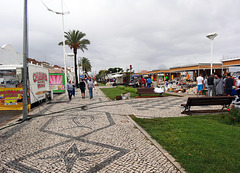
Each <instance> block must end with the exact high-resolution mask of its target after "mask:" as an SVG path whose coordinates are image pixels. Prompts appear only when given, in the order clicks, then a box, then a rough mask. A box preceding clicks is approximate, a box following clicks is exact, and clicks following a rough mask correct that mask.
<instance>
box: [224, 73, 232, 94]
mask: <svg viewBox="0 0 240 173" xmlns="http://www.w3.org/2000/svg"><path fill="white" fill-rule="evenodd" d="M233 83H234V81H233V79H232V77H231V75H230V73H228V74H227V78H226V79H225V89H226V95H227V96H230V95H231V92H232V86H233Z"/></svg>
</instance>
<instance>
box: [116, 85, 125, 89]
mask: <svg viewBox="0 0 240 173" xmlns="http://www.w3.org/2000/svg"><path fill="white" fill-rule="evenodd" d="M117 88H119V89H121V90H124V89H125V88H126V87H125V86H122V85H118V86H117Z"/></svg>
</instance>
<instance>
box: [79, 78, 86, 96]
mask: <svg viewBox="0 0 240 173" xmlns="http://www.w3.org/2000/svg"><path fill="white" fill-rule="evenodd" d="M79 85H80V90H81V94H82V98H83V99H84V98H85V90H86V84H85V82H84V79H82V81H81V82H80V84H79Z"/></svg>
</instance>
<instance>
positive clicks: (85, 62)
mask: <svg viewBox="0 0 240 173" xmlns="http://www.w3.org/2000/svg"><path fill="white" fill-rule="evenodd" d="M78 66H79V67H82V71H83V72H85V73H87V72H90V71H91V70H92V65H91V63H90V60H89V59H88V58H85V57H82V58H80V59H79V60H78Z"/></svg>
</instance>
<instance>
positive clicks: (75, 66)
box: [74, 50, 78, 88]
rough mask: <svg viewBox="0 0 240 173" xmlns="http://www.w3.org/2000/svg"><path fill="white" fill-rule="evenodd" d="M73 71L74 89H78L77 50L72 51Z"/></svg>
mask: <svg viewBox="0 0 240 173" xmlns="http://www.w3.org/2000/svg"><path fill="white" fill-rule="evenodd" d="M74 71H75V80H76V85H75V86H76V88H78V75H77V50H74Z"/></svg>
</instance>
